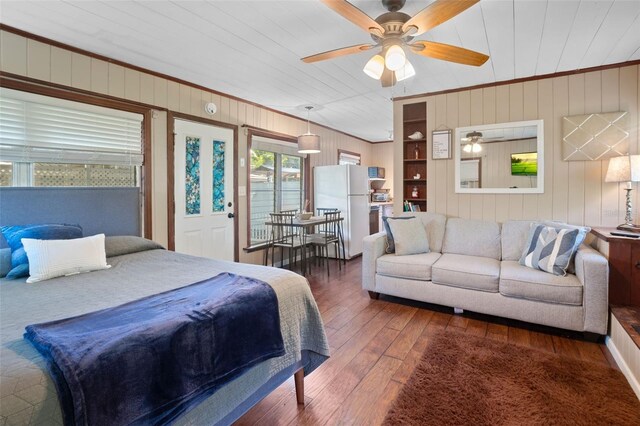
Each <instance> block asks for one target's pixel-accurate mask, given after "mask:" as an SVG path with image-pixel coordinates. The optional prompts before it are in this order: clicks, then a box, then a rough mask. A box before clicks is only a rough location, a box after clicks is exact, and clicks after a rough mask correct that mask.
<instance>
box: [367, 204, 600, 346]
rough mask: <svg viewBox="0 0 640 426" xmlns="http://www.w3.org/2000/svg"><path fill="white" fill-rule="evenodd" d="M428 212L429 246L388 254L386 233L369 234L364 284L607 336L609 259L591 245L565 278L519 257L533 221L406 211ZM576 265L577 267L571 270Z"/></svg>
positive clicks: (425, 221) (372, 291)
mask: <svg viewBox="0 0 640 426" xmlns="http://www.w3.org/2000/svg"><path fill="white" fill-rule="evenodd" d="M402 215H404V216H416V217H418V218H420V220H421V221H422V224H423V225H424V227H425V230H426V232H427V238H428V240H429V249H430V252H429V253H421V254H413V255H407V256H396V255H395V254H386V253H385V249H386V234H385V233H384V232H380V233H377V234H374V235H370V236H368V237H366V238H365V239H364V252H363V255H362V256H363V259H362V261H363V266H362V286H363V288H364V289H365V290H369V294H370V295H371V297H372V298H377V297H378V296H379V294H380V293H382V294H387V295H392V296H398V297H402V298H407V299H414V300H419V301H423V302H428V303H435V304H438V305H444V306H450V307H455V308H461V309H465V310H469V311H473V312H479V313H483V314H489V315H496V316H500V317H505V318H512V319H516V320H521V321H526V322H531V323H536V324H542V325H547V326H552V327H558V328H563V329H568V330H575V331H581V332H585V333H595V334H599V335H604V334H606V333H607V320H608V275H609V266H608V263H607V260H606V258H605V257H604V256H603V255H602V254H600V253H599V252H598V251H596V250H594V249H592V248H591V247H589V246H587V245H584V244H583V245H582V246H581V247H580V248H579V249H578V252H577V254H576V256H575V269H574V271H575V274H574V273H570V274H567V275H566V276H564V277H561V276H556V275H553V274H550V273H547V272H543V271H539V270H535V269H531V268H528V267H526V266H522V265H520V264H519V263H518V260H519V259H520V255H521V254H522V251H523V249H524V246H525V244H526V240H527V236H528V233H529V225H530V223H531V221H508V222H505V223H504V224H502V225H501V224H498V223H495V222H486V221H479V220H467V219H460V218H449V219H447V218H446V217H445V216H443V215H441V214H436V213H424V212H423V213H403V214H402ZM570 270H571V269H570Z"/></svg>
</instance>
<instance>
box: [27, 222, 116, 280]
mask: <svg viewBox="0 0 640 426" xmlns="http://www.w3.org/2000/svg"><path fill="white" fill-rule="evenodd" d="M22 245H23V246H24V250H25V251H26V252H27V257H28V258H29V278H28V279H27V282H28V283H35V282H38V281H44V280H48V279H51V278H55V277H62V276H65V275H73V274H79V273H81V272H89V271H96V270H99V269H107V268H110V267H111V266H110V265H107V256H106V253H105V250H104V234H98V235H93V236H91V237H85V238H75V239H72V240H34V239H31V238H23V239H22Z"/></svg>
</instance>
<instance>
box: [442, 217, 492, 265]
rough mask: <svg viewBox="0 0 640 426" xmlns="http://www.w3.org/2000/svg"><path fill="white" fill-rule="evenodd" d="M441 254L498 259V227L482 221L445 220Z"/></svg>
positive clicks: (455, 218)
mask: <svg viewBox="0 0 640 426" xmlns="http://www.w3.org/2000/svg"><path fill="white" fill-rule="evenodd" d="M442 253H452V254H464V255H468V256H482V257H490V258H492V259H496V260H499V259H500V255H501V253H500V225H499V224H498V223H496V222H487V221H483V220H471V219H460V218H457V217H454V218H450V219H449V220H447V226H446V228H445V232H444V241H443V243H442Z"/></svg>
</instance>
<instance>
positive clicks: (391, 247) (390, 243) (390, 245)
mask: <svg viewBox="0 0 640 426" xmlns="http://www.w3.org/2000/svg"><path fill="white" fill-rule="evenodd" d="M413 218H415V216H402V217H393V216H382V224H383V225H384V231H385V232H386V233H387V248H386V249H385V252H386V253H395V252H396V242H395V240H394V239H393V232H391V228H390V227H389V221H394V220H397V219H402V220H406V219H413Z"/></svg>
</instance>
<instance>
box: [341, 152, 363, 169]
mask: <svg viewBox="0 0 640 426" xmlns="http://www.w3.org/2000/svg"><path fill="white" fill-rule="evenodd" d="M338 164H339V165H343V164H351V165H354V166H359V165H360V154H358V155H353V154H348V153H346V152H341V153H340V158H339V159H338Z"/></svg>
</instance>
